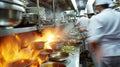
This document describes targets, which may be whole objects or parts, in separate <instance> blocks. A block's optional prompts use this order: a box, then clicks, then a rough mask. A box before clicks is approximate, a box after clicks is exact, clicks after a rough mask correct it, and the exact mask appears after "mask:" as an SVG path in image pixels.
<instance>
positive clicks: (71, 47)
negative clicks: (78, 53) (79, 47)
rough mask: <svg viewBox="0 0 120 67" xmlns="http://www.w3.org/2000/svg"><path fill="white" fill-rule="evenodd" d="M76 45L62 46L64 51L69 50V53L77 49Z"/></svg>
mask: <svg viewBox="0 0 120 67" xmlns="http://www.w3.org/2000/svg"><path fill="white" fill-rule="evenodd" d="M75 49H76V47H75V46H63V47H62V49H61V50H62V52H67V53H71V52H73V51H75Z"/></svg>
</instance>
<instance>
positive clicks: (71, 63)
mask: <svg viewBox="0 0 120 67" xmlns="http://www.w3.org/2000/svg"><path fill="white" fill-rule="evenodd" d="M79 57H80V47H79V46H78V47H77V49H76V50H75V51H74V52H73V53H72V54H70V56H69V57H68V60H67V62H66V66H67V67H80V66H79V63H80V61H79Z"/></svg>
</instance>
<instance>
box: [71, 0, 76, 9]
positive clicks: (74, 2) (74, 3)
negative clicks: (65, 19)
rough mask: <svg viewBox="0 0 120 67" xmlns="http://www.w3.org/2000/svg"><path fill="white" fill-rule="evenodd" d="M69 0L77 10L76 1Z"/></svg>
mask: <svg viewBox="0 0 120 67" xmlns="http://www.w3.org/2000/svg"><path fill="white" fill-rule="evenodd" d="M71 2H72V4H73V7H74V8H75V10H77V11H78V8H77V4H76V1H75V0H71Z"/></svg>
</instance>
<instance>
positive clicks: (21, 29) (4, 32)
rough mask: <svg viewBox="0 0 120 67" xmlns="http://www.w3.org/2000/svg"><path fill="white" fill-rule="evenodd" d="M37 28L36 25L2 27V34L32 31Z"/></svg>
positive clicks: (0, 32)
mask: <svg viewBox="0 0 120 67" xmlns="http://www.w3.org/2000/svg"><path fill="white" fill-rule="evenodd" d="M35 30H37V28H36V26H34V27H22V28H12V29H0V36H6V35H10V34H17V33H24V32H30V31H35Z"/></svg>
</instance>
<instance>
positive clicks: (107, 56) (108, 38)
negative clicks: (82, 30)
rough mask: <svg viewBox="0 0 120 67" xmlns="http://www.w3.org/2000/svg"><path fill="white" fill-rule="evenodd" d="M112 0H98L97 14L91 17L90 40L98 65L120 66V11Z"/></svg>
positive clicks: (103, 66) (104, 66)
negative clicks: (115, 8)
mask: <svg viewBox="0 0 120 67" xmlns="http://www.w3.org/2000/svg"><path fill="white" fill-rule="evenodd" d="M110 4H113V2H112V0H96V1H95V9H96V11H97V13H98V14H97V15H94V16H93V17H92V18H91V19H90V24H89V29H88V34H89V38H88V42H89V44H90V46H91V48H92V51H93V52H94V54H95V58H96V61H97V63H98V65H97V66H96V67H120V12H117V11H115V10H113V9H111V8H109V5H110Z"/></svg>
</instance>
